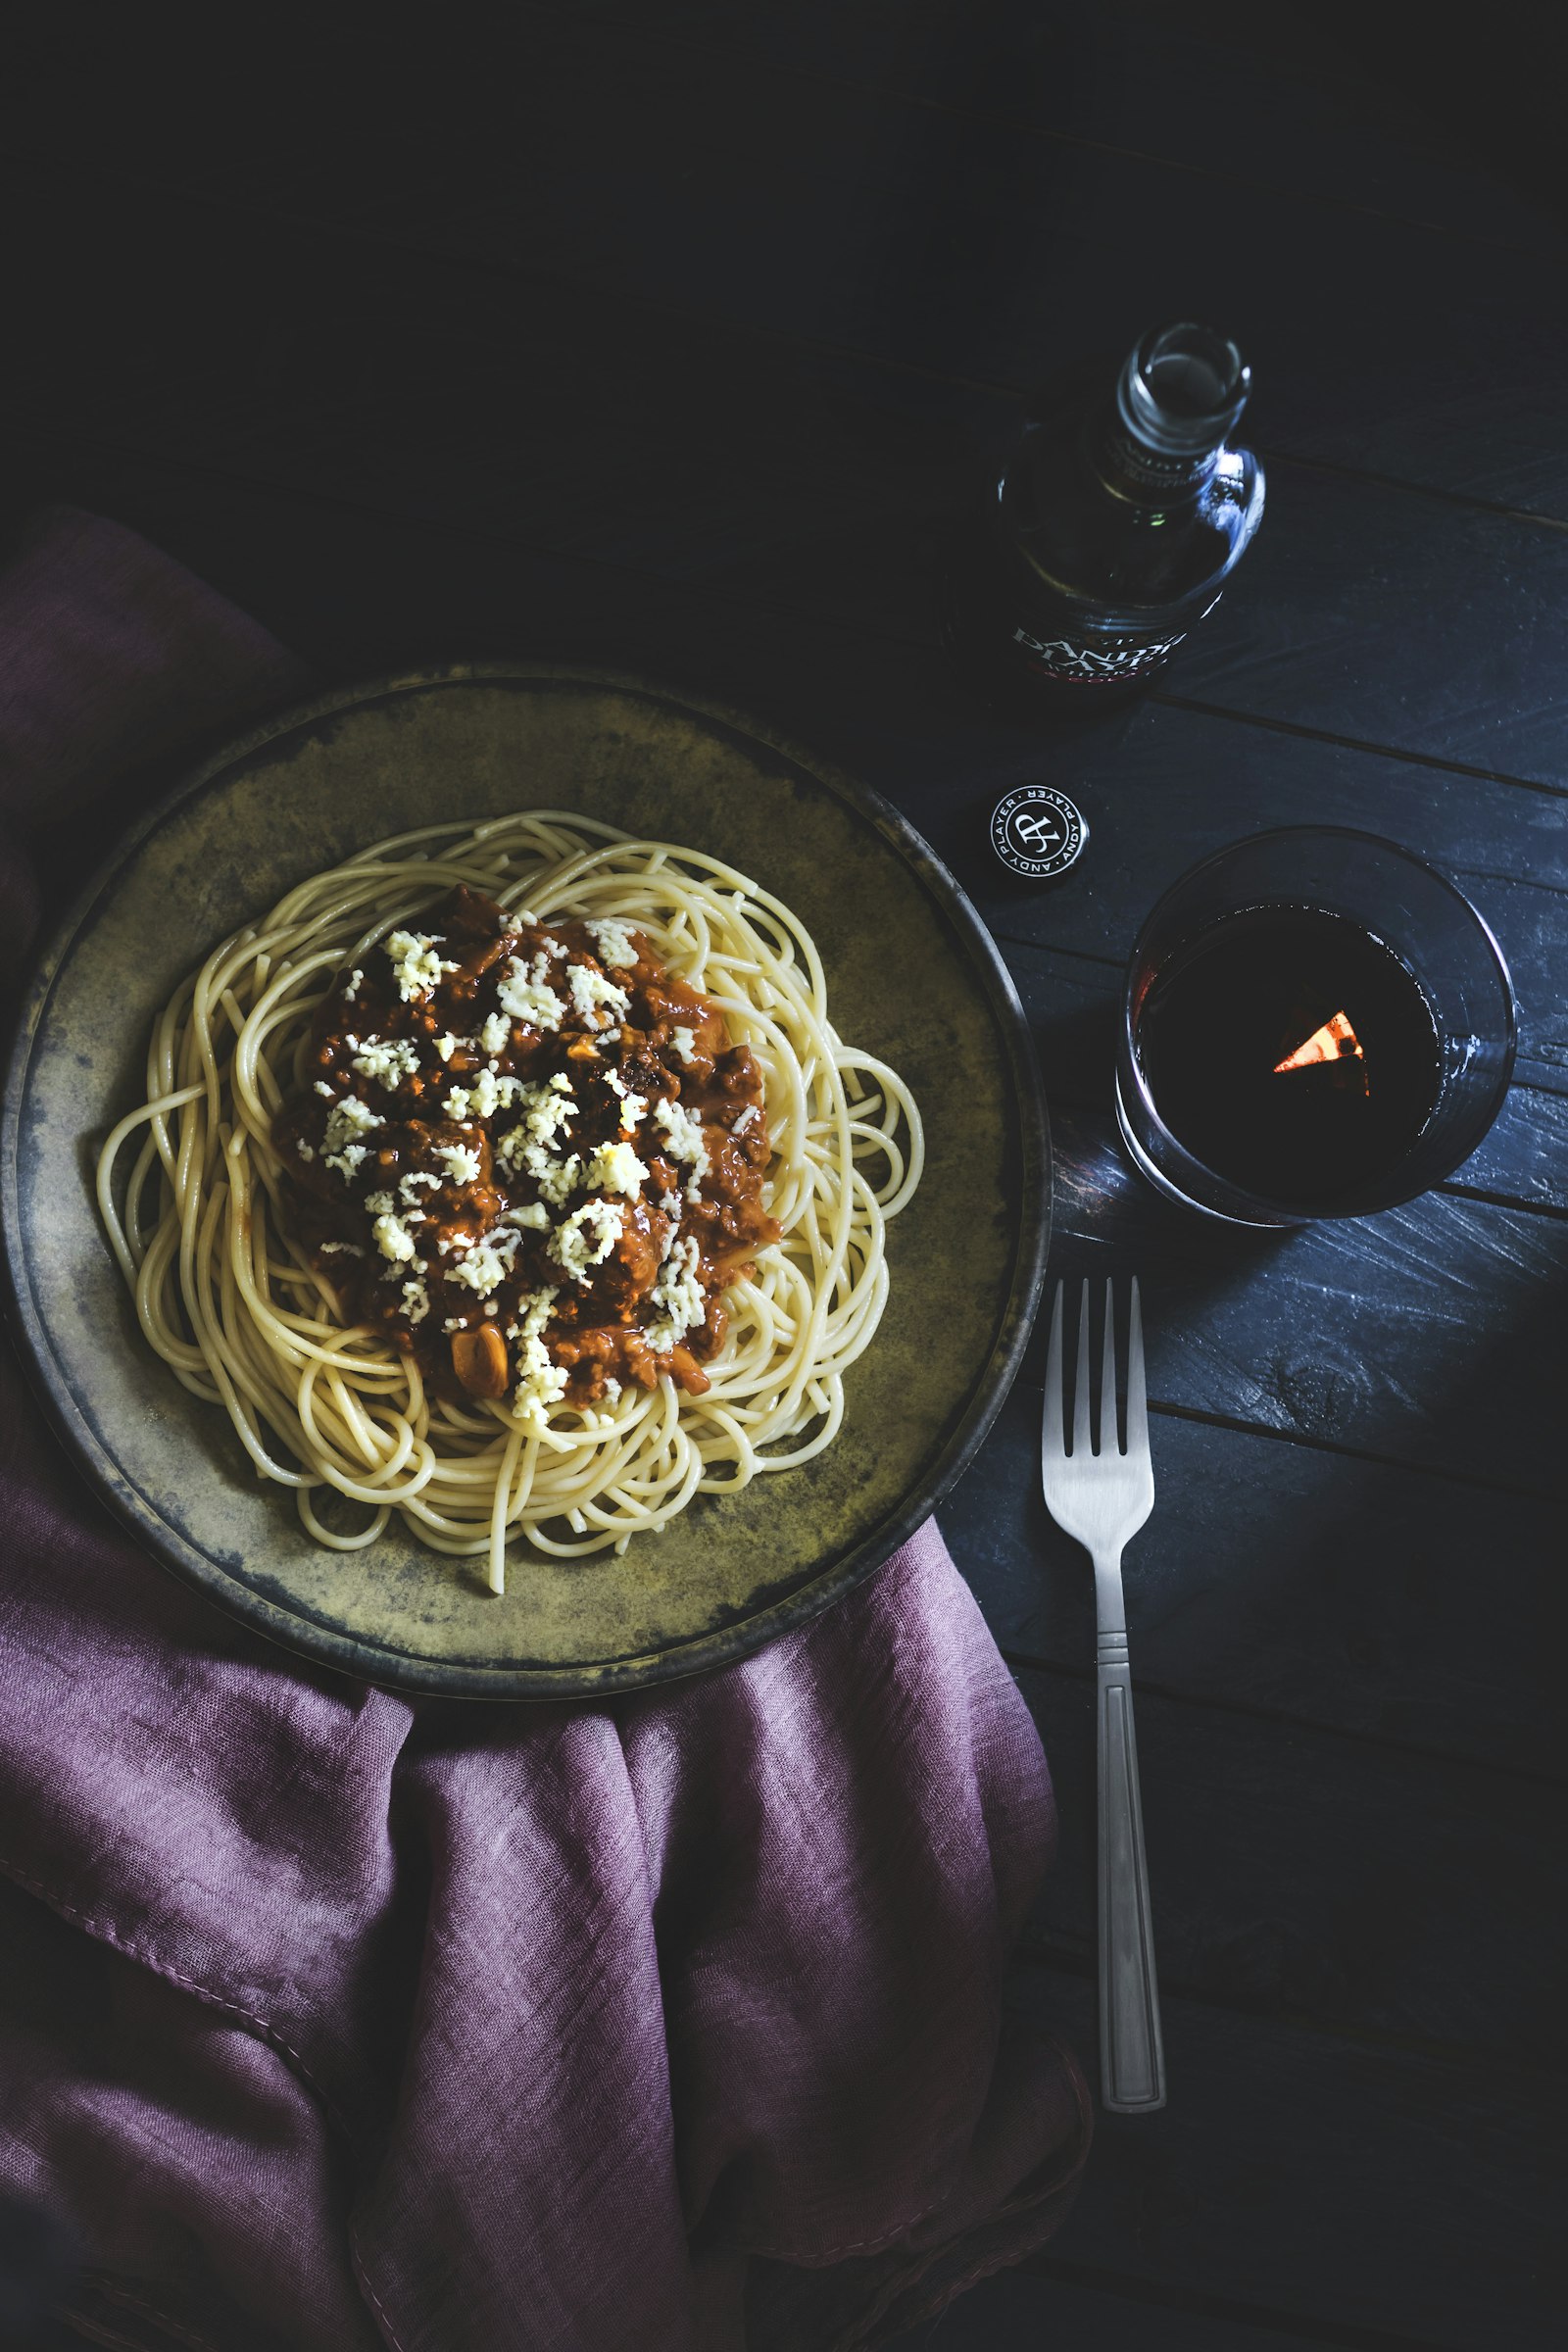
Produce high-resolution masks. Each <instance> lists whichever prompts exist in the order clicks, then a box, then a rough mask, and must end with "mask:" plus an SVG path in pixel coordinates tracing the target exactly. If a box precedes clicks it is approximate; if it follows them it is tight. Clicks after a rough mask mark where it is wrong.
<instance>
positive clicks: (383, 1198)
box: [365, 1193, 397, 1217]
mask: <svg viewBox="0 0 1568 2352" xmlns="http://www.w3.org/2000/svg"><path fill="white" fill-rule="evenodd" d="M365 1205H366V1207H367V1208H368V1210H369V1212H370V1214H371V1216H372V1217H389V1216H391V1214H392V1212H393V1210H394V1209H395V1208H396V1207H397V1202H396V1201H394V1200H393V1198H392V1196H391V1194H390V1193H367V1194H366V1196H365Z"/></svg>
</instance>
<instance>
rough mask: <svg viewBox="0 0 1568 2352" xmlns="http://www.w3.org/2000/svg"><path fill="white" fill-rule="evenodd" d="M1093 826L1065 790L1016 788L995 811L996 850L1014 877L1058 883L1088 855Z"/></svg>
mask: <svg viewBox="0 0 1568 2352" xmlns="http://www.w3.org/2000/svg"><path fill="white" fill-rule="evenodd" d="M1088 839H1089V827H1088V825H1087V824H1086V822H1085V821H1084V818H1083V815H1082V813H1081V811H1080V810H1078V809H1075V808H1074V807H1073V804H1072V802H1071V801H1069V800H1068V798H1067V796H1066V794H1065V793H1064V792H1055V791H1053V789H1052V787H1051V786H1050V785H1049V784H1015V785H1014V786H1013V788H1012V790H1011V792H1009V793H1005V794H1004V795H1003V798H1002V799H1001V800H1000V801H999V802H998V803H997V805H996V807H995V809H993V810H992V812H991V846H992V848H993V849H994V850H995V851H996V853H997V856H998V857H999V858H1001V859H1002V862H1003V864H1004V865H1005V867H1006V869H1007V871H1008V873H1009V874H1017V875H1018V876H1019V878H1020V879H1021V880H1022V881H1025V882H1054V881H1055V880H1056V878H1057V877H1058V875H1061V874H1064V873H1065V872H1066V871H1067V868H1068V867H1069V866H1071V865H1076V864H1077V862H1078V859H1079V858H1080V857H1081V856H1082V855H1083V846H1084V843H1085V842H1086V841H1087V840H1088Z"/></svg>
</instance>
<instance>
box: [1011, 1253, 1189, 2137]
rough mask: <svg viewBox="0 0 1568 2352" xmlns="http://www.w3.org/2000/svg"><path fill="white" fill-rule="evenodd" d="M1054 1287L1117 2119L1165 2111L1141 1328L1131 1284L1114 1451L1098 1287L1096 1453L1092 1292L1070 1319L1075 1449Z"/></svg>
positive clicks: (1055, 1442)
mask: <svg viewBox="0 0 1568 2352" xmlns="http://www.w3.org/2000/svg"><path fill="white" fill-rule="evenodd" d="M1061 1320H1062V1286H1061V1284H1060V1283H1059V1282H1058V1283H1057V1285H1056V1304H1055V1310H1054V1313H1053V1315H1052V1318H1051V1349H1050V1353H1049V1354H1048V1355H1047V1358H1046V1413H1045V1425H1044V1428H1043V1430H1042V1433H1041V1444H1040V1469H1041V1477H1042V1480H1043V1482H1044V1485H1045V1490H1046V1505H1047V1508H1048V1509H1049V1510H1050V1512H1051V1516H1052V1517H1053V1519H1054V1520H1055V1522H1056V1525H1057V1526H1058V1527H1059V1528H1061V1529H1062V1530H1063V1531H1064V1532H1065V1533H1066V1534H1067V1535H1069V1536H1073V1537H1075V1538H1076V1539H1077V1541H1078V1542H1079V1543H1080V1544H1083V1545H1084V1547H1085V1549H1086V1550H1087V1551H1089V1552H1091V1553H1092V1554H1093V1556H1094V1562H1095V1616H1096V1622H1097V1625H1098V1629H1099V1632H1098V1640H1097V1643H1096V1647H1097V1650H1098V1653H1099V1665H1100V1699H1099V1709H1098V1722H1099V1737H1098V1751H1099V1772H1100V2091H1101V2100H1102V2103H1103V2105H1104V2106H1105V2107H1107V2108H1109V2109H1110V2110H1111V2111H1112V2113H1114V2114H1118V2115H1142V2114H1145V2113H1148V2112H1149V2111H1150V2110H1152V2109H1153V2108H1155V2107H1163V2106H1164V2104H1165V2053H1164V2050H1163V2047H1162V2045H1161V2042H1160V2034H1159V1991H1158V1987H1157V1985H1155V1982H1154V1937H1153V1930H1152V1925H1151V1922H1150V1917H1149V1873H1148V1870H1147V1869H1146V1867H1145V1864H1144V1817H1143V1808H1142V1806H1141V1805H1140V1803H1139V1799H1138V1743H1137V1740H1136V1739H1135V1737H1134V1734H1133V1694H1132V1687H1131V1684H1130V1683H1129V1681H1128V1675H1127V1612H1126V1608H1125V1606H1124V1604H1123V1600H1122V1590H1121V1555H1122V1547H1123V1545H1124V1544H1128V1543H1130V1542H1131V1540H1132V1538H1133V1537H1134V1536H1136V1535H1137V1533H1138V1530H1139V1529H1140V1528H1141V1527H1142V1526H1143V1524H1144V1521H1145V1520H1146V1519H1147V1518H1148V1517H1149V1514H1150V1512H1151V1511H1152V1508H1153V1505H1154V1473H1153V1471H1152V1468H1151V1466H1150V1460H1149V1414H1148V1410H1147V1408H1146V1403H1145V1396H1144V1327H1143V1318H1142V1315H1141V1314H1140V1311H1139V1304H1138V1284H1137V1282H1136V1280H1135V1281H1134V1283H1133V1298H1132V1314H1131V1318H1130V1320H1131V1332H1130V1339H1129V1346H1128V1356H1127V1449H1126V1451H1125V1452H1122V1451H1121V1450H1120V1449H1119V1448H1118V1446H1117V1444H1116V1336H1115V1295H1114V1292H1113V1291H1112V1288H1111V1285H1110V1284H1109V1283H1108V1282H1107V1283H1106V1285H1105V1348H1104V1364H1103V1372H1102V1375H1101V1385H1100V1451H1099V1452H1098V1453H1096V1452H1094V1451H1093V1450H1092V1449H1091V1446H1090V1432H1089V1285H1088V1283H1087V1282H1086V1283H1085V1284H1084V1285H1083V1289H1082V1294H1081V1298H1080V1303H1079V1311H1078V1381H1077V1388H1076V1392H1075V1395H1074V1398H1073V1414H1072V1451H1071V1453H1069V1452H1068V1451H1067V1448H1066V1442H1065V1437H1064V1432H1063V1428H1062V1378H1061Z"/></svg>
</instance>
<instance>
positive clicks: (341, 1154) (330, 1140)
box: [321, 1095, 386, 1176]
mask: <svg viewBox="0 0 1568 2352" xmlns="http://www.w3.org/2000/svg"><path fill="white" fill-rule="evenodd" d="M385 1125H386V1121H385V1120H384V1119H382V1118H379V1117H377V1115H376V1113H375V1112H374V1111H373V1110H372V1109H371V1108H370V1106H369V1104H368V1103H362V1102H361V1101H360V1099H359V1097H358V1095H345V1096H344V1097H343V1099H342V1101H341V1102H340V1103H333V1105H332V1109H331V1113H330V1115H329V1117H328V1119H327V1122H326V1134H325V1137H324V1138H323V1140H322V1147H321V1149H322V1157H323V1159H324V1161H325V1163H326V1165H327V1166H328V1167H329V1168H336V1169H338V1171H339V1172H340V1173H341V1174H342V1175H344V1176H352V1175H353V1173H354V1171H355V1169H356V1168H357V1167H358V1166H359V1164H360V1162H361V1160H362V1159H363V1158H364V1157H365V1154H366V1151H367V1149H368V1147H367V1146H366V1145H365V1144H363V1143H361V1142H360V1141H359V1138H360V1137H361V1136H364V1135H369V1134H371V1133H372V1132H373V1130H374V1129H375V1128H377V1127H384V1126H385Z"/></svg>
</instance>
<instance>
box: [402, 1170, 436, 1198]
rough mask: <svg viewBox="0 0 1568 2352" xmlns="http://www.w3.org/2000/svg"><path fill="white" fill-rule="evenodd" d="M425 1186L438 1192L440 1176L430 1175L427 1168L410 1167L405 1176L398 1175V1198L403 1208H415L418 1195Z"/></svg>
mask: <svg viewBox="0 0 1568 2352" xmlns="http://www.w3.org/2000/svg"><path fill="white" fill-rule="evenodd" d="M426 1187H428V1188H429V1190H430V1191H431V1192H439V1191H440V1189H441V1179H440V1177H439V1176H432V1175H431V1174H430V1172H429V1170H428V1169H427V1168H411V1169H410V1171H409V1173H408V1175H407V1176H400V1177H399V1179H398V1199H399V1200H400V1201H402V1202H403V1204H404V1206H405V1208H417V1207H418V1205H419V1195H420V1193H421V1192H422V1191H424V1190H425V1188H426Z"/></svg>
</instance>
